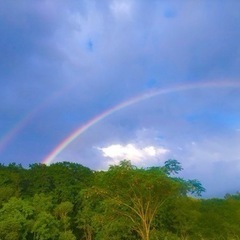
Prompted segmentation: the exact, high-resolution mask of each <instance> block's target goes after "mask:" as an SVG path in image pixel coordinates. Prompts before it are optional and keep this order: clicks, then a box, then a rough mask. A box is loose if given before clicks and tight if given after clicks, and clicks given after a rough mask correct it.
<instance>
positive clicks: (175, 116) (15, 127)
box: [0, 0, 240, 196]
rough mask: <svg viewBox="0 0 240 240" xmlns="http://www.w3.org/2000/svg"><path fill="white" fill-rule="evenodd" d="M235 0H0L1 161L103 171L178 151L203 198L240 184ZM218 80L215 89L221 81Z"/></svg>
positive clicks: (239, 36)
mask: <svg viewBox="0 0 240 240" xmlns="http://www.w3.org/2000/svg"><path fill="white" fill-rule="evenodd" d="M239 7H240V2H238V1H235V0H230V1H214V0H213V1H207V0H206V1H204V0H201V1H200V0H199V1H190V0H189V1H164V0H163V1H154V0H153V1H144V0H140V1H139V0H103V1H97V0H95V1H94V0H88V1H87V0H86V1H77V0H68V1H64V0H52V1H48V0H42V1H28V0H25V1H0V36H1V37H0V53H1V54H0V84H1V88H0V96H1V101H0V161H1V163H5V164H8V163H10V162H16V163H21V164H22V165H24V166H28V165H29V164H31V163H36V162H41V161H43V160H44V159H46V157H47V156H48V155H49V154H50V153H51V152H52V151H53V149H55V148H56V147H57V146H58V145H59V144H60V143H61V142H62V141H63V140H64V139H66V138H67V137H68V136H69V135H70V134H71V133H72V132H74V131H76V129H78V128H79V127H81V126H84V125H85V124H86V123H87V122H89V121H91V120H92V119H94V118H96V117H97V116H99V115H100V114H102V113H104V112H105V111H107V110H109V109H111V108H112V107H114V106H116V105H118V104H120V103H122V102H124V101H127V100H128V99H132V98H133V97H135V96H141V95H142V94H145V93H148V92H152V91H158V90H161V89H166V88H176V87H179V86H185V85H188V84H192V85H194V84H196V85H197V86H198V85H199V86H201V84H206V83H208V82H214V83H215V84H216V87H204V88H201V87H200V88H192V89H189V90H185V91H175V92H174V91H173V92H171V93H168V94H164V95H157V96H155V97H152V98H148V99H145V100H143V101H139V102H138V103H135V104H132V105H129V106H128V107H125V108H123V109H120V110H119V111H116V112H115V113H113V114H111V115H109V116H107V117H105V118H104V119H102V120H101V121H98V122H97V123H96V124H94V125H92V126H91V127H90V128H89V129H87V130H86V131H84V132H83V133H82V134H81V135H79V137H77V138H76V139H75V140H74V141H72V142H71V143H70V144H69V145H68V146H67V147H66V148H65V149H64V150H63V151H61V152H60V153H59V154H58V155H57V156H56V157H55V159H54V161H53V162H55V161H64V160H65V161H74V162H78V163H81V164H83V165H85V166H88V167H90V168H92V169H106V168H107V166H108V165H109V164H115V163H117V162H118V161H119V160H120V159H123V158H128V159H130V160H132V162H133V163H134V164H136V165H138V166H143V167H146V166H152V165H162V164H163V162H164V161H165V160H167V159H169V158H175V159H177V160H178V161H180V162H181V163H182V165H183V168H184V171H183V173H182V174H183V176H184V177H186V178H197V179H199V180H200V181H201V182H202V183H203V185H204V186H205V187H206V189H207V192H206V196H223V195H224V194H225V193H227V192H230V193H234V192H236V191H239V190H240V186H239V181H238V176H239V174H240V148H239V145H240V113H239V109H240V79H239V76H240V67H239V66H240V47H239V42H240V28H239V26H240V15H239ZM218 83H219V85H220V84H221V87H217V84H218Z"/></svg>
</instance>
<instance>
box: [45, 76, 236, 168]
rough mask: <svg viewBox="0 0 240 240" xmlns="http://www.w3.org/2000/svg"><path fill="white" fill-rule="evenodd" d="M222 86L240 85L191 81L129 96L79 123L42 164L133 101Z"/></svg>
mask: <svg viewBox="0 0 240 240" xmlns="http://www.w3.org/2000/svg"><path fill="white" fill-rule="evenodd" d="M223 87H228V88H229V87H240V83H238V82H236V81H227V80H225V81H211V82H202V83H193V84H184V85H177V86H172V87H168V88H163V89H155V90H152V91H149V92H146V93H143V94H141V95H137V96H135V97H133V98H130V99H128V100H126V101H124V102H121V103H119V104H117V105H115V106H114V107H112V108H110V109H108V110H106V111H104V112H102V113H101V114H99V115H97V116H95V117H94V118H92V119H90V120H89V121H88V122H86V123H85V124H83V125H81V126H80V127H79V128H77V129H76V130H75V131H73V132H72V133H71V134H70V135H69V136H68V137H67V138H65V139H64V140H63V141H62V142H61V143H60V144H59V145H58V146H57V147H56V148H55V149H54V150H53V151H52V152H51V153H50V154H49V155H48V156H47V157H46V158H45V159H44V160H43V161H42V163H43V164H47V165H49V164H51V163H52V162H53V161H54V159H55V158H56V157H57V155H59V154H60V153H61V152H62V151H63V150H64V149H65V148H66V147H67V146H68V145H69V144H70V143H71V142H73V141H74V140H75V139H76V138H77V137H79V136H80V135H81V134H82V133H84V132H85V131H87V130H88V129H89V128H90V127H92V126H93V125H95V124H97V123H98V122H99V121H101V120H103V119H105V118H106V117H108V116H110V115H111V114H113V113H115V112H116V111H119V110H121V109H123V108H125V107H128V106H130V105H133V104H135V103H138V102H141V101H143V100H146V99H149V98H152V97H155V96H159V95H163V94H168V93H174V92H181V91H187V90H193V89H202V88H223Z"/></svg>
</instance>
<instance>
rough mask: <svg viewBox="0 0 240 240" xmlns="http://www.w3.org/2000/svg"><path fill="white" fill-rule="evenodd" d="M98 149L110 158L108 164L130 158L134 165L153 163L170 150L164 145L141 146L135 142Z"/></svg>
mask: <svg viewBox="0 0 240 240" xmlns="http://www.w3.org/2000/svg"><path fill="white" fill-rule="evenodd" d="M98 149H99V150H100V151H102V154H103V156H104V157H106V158H108V161H107V163H108V164H117V163H118V162H119V161H121V160H123V159H128V160H131V162H132V163H133V164H134V165H139V164H140V165H148V164H150V165H151V164H152V163H153V162H156V160H159V158H160V157H161V156H164V155H165V154H166V153H168V152H169V150H168V149H167V148H164V147H156V146H146V147H143V148H141V147H138V146H136V145H134V144H127V145H121V144H113V145H109V146H107V147H103V148H98Z"/></svg>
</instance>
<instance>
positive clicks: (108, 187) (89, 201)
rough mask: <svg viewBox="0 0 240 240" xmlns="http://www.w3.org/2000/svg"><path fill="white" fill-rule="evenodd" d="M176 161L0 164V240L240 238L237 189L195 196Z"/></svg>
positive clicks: (195, 185) (197, 186) (195, 184)
mask: <svg viewBox="0 0 240 240" xmlns="http://www.w3.org/2000/svg"><path fill="white" fill-rule="evenodd" d="M181 170H182V167H181V164H180V163H179V162H178V161H176V160H172V159H170V160H168V161H166V162H165V164H164V165H163V166H160V167H150V168H137V167H135V166H133V165H132V164H131V162H130V161H126V160H124V161H122V162H120V164H119V165H115V166H110V167H109V169H108V170H107V171H92V170H90V169H89V168H87V167H84V166H82V165H80V164H76V163H69V162H62V163H55V164H52V165H50V166H46V165H44V164H32V165H30V166H29V168H28V169H25V168H23V167H22V166H21V165H16V164H9V165H8V166H4V165H0V239H1V240H17V239H19V240H55V239H59V240H77V239H85V240H105V239H113V240H134V239H135V240H137V239H140V240H155V239H156V240H158V239H159V240H161V239H164V240H180V239H181V240H187V239H194V240H195V239H196V240H198V239H199V240H204V239H210V240H218V239H219V240H220V239H226V240H228V239H229V240H230V239H231V240H233V239H240V194H238V193H237V194H235V195H230V194H227V195H226V196H225V198H224V199H216V198H214V199H201V198H199V196H201V193H202V192H204V191H205V189H204V188H203V186H202V185H201V183H200V182H199V181H197V180H196V179H193V180H185V179H183V178H180V177H178V176H177V174H178V173H179V172H180V171H181Z"/></svg>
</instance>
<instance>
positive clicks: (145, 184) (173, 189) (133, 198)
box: [85, 161, 180, 240]
mask: <svg viewBox="0 0 240 240" xmlns="http://www.w3.org/2000/svg"><path fill="white" fill-rule="evenodd" d="M95 184H96V185H95V186H94V187H92V188H90V189H89V190H88V191H87V192H85V197H86V198H90V197H93V198H95V197H96V196H99V195H100V196H102V197H103V202H104V205H105V212H110V213H111V215H116V216H121V217H124V218H126V219H128V220H129V221H130V222H131V228H132V229H133V230H134V231H136V232H137V234H138V235H139V237H140V238H141V239H142V240H149V239H150V232H151V227H152V222H153V220H154V218H155V216H156V214H157V212H158V210H159V209H160V208H161V207H162V205H163V204H164V203H165V201H166V200H167V199H169V198H172V197H174V196H175V195H178V194H180V184H179V183H178V182H177V181H175V180H173V179H172V178H170V177H169V176H167V175H166V174H165V172H164V171H163V169H162V168H149V169H143V168H136V167H134V166H132V165H131V163H130V162H129V161H122V162H121V163H120V164H119V165H117V166H111V167H110V168H109V170H108V171H107V172H105V173H103V174H100V175H99V178H97V179H96V182H95ZM102 204H103V203H102Z"/></svg>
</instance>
